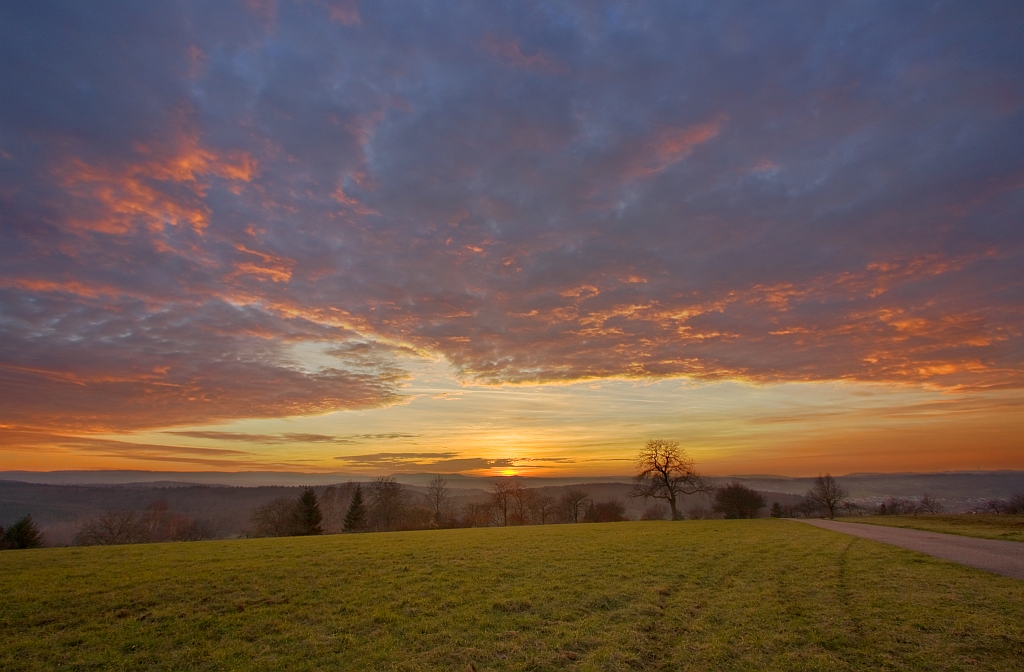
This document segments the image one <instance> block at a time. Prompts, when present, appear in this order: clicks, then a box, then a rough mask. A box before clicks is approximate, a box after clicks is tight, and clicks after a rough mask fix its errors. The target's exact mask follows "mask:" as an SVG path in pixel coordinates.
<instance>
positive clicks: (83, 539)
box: [75, 510, 142, 546]
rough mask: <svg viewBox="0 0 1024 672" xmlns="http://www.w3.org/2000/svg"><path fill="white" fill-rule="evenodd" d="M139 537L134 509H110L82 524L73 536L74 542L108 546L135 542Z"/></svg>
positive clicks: (83, 544) (84, 544)
mask: <svg viewBox="0 0 1024 672" xmlns="http://www.w3.org/2000/svg"><path fill="white" fill-rule="evenodd" d="M141 537H142V534H141V531H140V529H139V525H138V521H137V520H136V519H135V512H134V511H128V510H111V511H105V512H103V513H102V514H100V515H99V516H96V517H95V518H93V519H92V520H89V521H87V522H86V523H85V524H84V525H82V528H81V529H80V530H79V531H78V534H77V535H76V536H75V543H76V544H80V545H82V546H110V545H113V544H132V543H137V542H138V541H140V540H141Z"/></svg>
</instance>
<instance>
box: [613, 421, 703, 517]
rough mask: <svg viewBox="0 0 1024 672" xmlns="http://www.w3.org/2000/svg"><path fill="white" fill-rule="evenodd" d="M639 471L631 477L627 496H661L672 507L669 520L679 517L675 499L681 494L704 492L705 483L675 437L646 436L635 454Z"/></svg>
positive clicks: (691, 459) (655, 497) (645, 497)
mask: <svg viewBox="0 0 1024 672" xmlns="http://www.w3.org/2000/svg"><path fill="white" fill-rule="evenodd" d="M636 466H637V469H639V470H640V473H639V474H637V475H636V476H635V477H634V478H633V488H632V490H630V491H629V495H628V496H629V497H631V498H637V497H643V498H644V499H647V498H654V499H664V500H665V501H666V502H668V505H669V508H671V509H672V520H680V519H681V518H682V516H681V515H680V513H679V508H678V505H677V499H678V497H679V496H680V495H693V494H696V493H698V492H707V490H708V486H707V484H705V482H704V479H703V478H701V475H700V474H698V473H697V470H696V469H695V468H694V465H693V458H691V457H690V456H689V455H687V454H686V451H685V450H684V449H682V448H680V447H679V442H678V441H667V440H665V439H648V441H647V443H646V444H645V445H644V447H643V450H641V451H640V455H639V456H637V458H636Z"/></svg>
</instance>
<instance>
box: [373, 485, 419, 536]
mask: <svg viewBox="0 0 1024 672" xmlns="http://www.w3.org/2000/svg"><path fill="white" fill-rule="evenodd" d="M369 490H370V511H369V513H370V516H369V519H370V526H371V527H372V528H373V529H374V530H376V531H378V532H390V531H391V530H397V529H398V528H399V527H400V526H401V524H402V519H403V518H404V517H405V513H406V509H407V508H408V504H409V495H408V493H407V492H406V490H405V488H403V487H402V485H401V484H400V483H399V482H398V481H396V480H395V478H394V477H393V476H378V477H377V478H375V479H373V481H371V482H370V488H369Z"/></svg>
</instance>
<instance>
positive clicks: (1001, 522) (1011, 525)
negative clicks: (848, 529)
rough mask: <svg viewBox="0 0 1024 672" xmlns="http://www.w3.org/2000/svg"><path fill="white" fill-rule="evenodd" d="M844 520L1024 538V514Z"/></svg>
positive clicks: (1000, 537)
mask: <svg viewBox="0 0 1024 672" xmlns="http://www.w3.org/2000/svg"><path fill="white" fill-rule="evenodd" d="M842 520H843V522H851V523H868V524H871V525H887V526H889V527H910V528H913V529H915V530H928V531H929V532H945V533H946V534H959V535H961V536H964V537H980V538H982V539H1005V540H1008V541H1024V516H1002V515H986V514H973V513H960V514H953V515H945V516H944V515H938V516H867V517H864V518H843V519H842Z"/></svg>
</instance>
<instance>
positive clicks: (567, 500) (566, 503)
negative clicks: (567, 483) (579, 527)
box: [559, 488, 590, 523]
mask: <svg viewBox="0 0 1024 672" xmlns="http://www.w3.org/2000/svg"><path fill="white" fill-rule="evenodd" d="M589 500H590V496H589V495H588V494H587V493H586V492H584V491H583V490H580V489H578V488H572V489H570V490H566V491H565V492H564V493H562V497H561V499H560V500H559V502H560V503H561V505H562V510H563V512H564V513H565V518H566V520H568V521H569V522H570V523H578V522H580V517H581V516H582V515H583V514H584V513H585V512H586V508H585V507H586V504H587V502H588V501H589Z"/></svg>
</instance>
